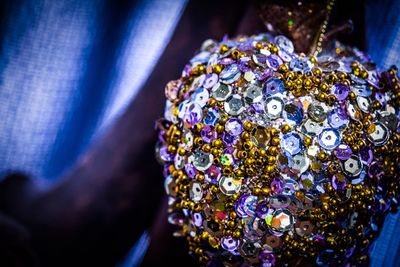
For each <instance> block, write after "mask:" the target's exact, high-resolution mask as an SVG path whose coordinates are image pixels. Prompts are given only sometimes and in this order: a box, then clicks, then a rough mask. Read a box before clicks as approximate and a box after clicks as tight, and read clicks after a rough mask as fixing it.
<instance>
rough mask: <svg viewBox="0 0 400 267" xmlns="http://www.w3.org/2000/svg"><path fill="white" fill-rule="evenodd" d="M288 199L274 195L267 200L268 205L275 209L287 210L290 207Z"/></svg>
mask: <svg viewBox="0 0 400 267" xmlns="http://www.w3.org/2000/svg"><path fill="white" fill-rule="evenodd" d="M290 202H291V200H290V198H289V197H288V196H285V195H274V196H271V198H270V199H269V204H270V205H271V207H273V208H275V209H283V208H287V207H289V205H290Z"/></svg>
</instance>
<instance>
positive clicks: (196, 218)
mask: <svg viewBox="0 0 400 267" xmlns="http://www.w3.org/2000/svg"><path fill="white" fill-rule="evenodd" d="M192 221H193V224H194V225H195V226H196V227H200V226H201V225H202V224H203V216H201V213H200V212H196V213H193V214H192Z"/></svg>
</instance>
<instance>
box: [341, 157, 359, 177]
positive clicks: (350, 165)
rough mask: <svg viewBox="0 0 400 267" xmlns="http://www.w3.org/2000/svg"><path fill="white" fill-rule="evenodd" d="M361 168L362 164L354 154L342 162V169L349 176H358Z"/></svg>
mask: <svg viewBox="0 0 400 267" xmlns="http://www.w3.org/2000/svg"><path fill="white" fill-rule="evenodd" d="M362 168H363V165H362V163H361V160H360V159H359V158H358V157H357V156H355V155H353V156H351V157H350V158H349V159H348V160H346V161H345V162H343V171H344V172H345V173H346V174H347V175H349V176H351V177H355V176H358V175H359V174H360V173H361V171H362Z"/></svg>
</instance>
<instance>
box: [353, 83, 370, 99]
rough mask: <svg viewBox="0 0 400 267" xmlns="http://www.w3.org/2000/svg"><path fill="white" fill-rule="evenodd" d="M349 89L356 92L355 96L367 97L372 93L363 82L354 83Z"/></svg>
mask: <svg viewBox="0 0 400 267" xmlns="http://www.w3.org/2000/svg"><path fill="white" fill-rule="evenodd" d="M350 89H351V90H352V91H353V92H354V93H356V95H357V96H363V97H369V96H371V95H372V91H371V89H370V88H369V87H368V86H366V85H365V84H355V85H353V86H351V87H350Z"/></svg>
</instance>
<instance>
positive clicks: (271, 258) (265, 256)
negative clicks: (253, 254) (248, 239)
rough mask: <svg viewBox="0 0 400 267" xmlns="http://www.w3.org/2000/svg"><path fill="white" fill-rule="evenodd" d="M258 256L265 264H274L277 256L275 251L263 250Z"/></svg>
mask: <svg viewBox="0 0 400 267" xmlns="http://www.w3.org/2000/svg"><path fill="white" fill-rule="evenodd" d="M258 258H259V259H260V261H262V262H263V263H264V265H263V266H266V267H268V266H274V265H275V262H276V257H275V255H274V254H273V253H271V252H269V251H261V252H260V254H259V255H258Z"/></svg>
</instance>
